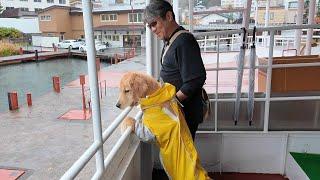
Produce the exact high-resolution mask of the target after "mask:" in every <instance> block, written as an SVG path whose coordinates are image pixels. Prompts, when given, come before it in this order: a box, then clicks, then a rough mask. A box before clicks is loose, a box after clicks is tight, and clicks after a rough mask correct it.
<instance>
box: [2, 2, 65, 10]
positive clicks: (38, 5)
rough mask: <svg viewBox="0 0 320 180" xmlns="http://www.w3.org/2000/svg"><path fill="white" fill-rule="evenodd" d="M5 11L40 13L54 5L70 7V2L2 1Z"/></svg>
mask: <svg viewBox="0 0 320 180" xmlns="http://www.w3.org/2000/svg"><path fill="white" fill-rule="evenodd" d="M0 2H1V5H2V6H3V7H4V9H14V8H20V9H21V10H23V11H39V10H41V9H44V8H47V7H49V6H53V5H60V6H69V0H0Z"/></svg>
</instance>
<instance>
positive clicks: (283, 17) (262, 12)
mask: <svg viewBox="0 0 320 180" xmlns="http://www.w3.org/2000/svg"><path fill="white" fill-rule="evenodd" d="M265 16H266V9H265V8H264V7H261V8H258V24H260V25H261V24H264V23H265ZM286 22H287V10H286V9H285V8H284V7H270V10H269V25H277V24H285V23H286Z"/></svg>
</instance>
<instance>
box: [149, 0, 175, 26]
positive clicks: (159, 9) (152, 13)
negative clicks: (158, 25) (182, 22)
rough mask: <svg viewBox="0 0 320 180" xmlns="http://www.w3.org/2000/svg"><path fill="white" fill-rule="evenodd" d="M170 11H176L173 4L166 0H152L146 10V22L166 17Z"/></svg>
mask: <svg viewBox="0 0 320 180" xmlns="http://www.w3.org/2000/svg"><path fill="white" fill-rule="evenodd" d="M168 11H171V12H172V15H173V19H174V13H173V9H172V6H171V4H170V3H169V2H168V1H166V0H151V1H150V3H149V4H148V6H147V7H146V9H145V11H144V23H150V22H151V21H153V20H154V19H155V18H157V17H161V18H163V19H164V18H165V16H166V14H167V12H168Z"/></svg>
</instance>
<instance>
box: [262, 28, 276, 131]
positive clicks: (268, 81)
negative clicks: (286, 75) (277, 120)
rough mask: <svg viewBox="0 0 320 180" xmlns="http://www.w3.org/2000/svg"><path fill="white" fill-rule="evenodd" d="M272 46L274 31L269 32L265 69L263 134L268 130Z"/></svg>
mask: <svg viewBox="0 0 320 180" xmlns="http://www.w3.org/2000/svg"><path fill="white" fill-rule="evenodd" d="M273 45H274V31H270V45H269V59H268V60H269V61H268V68H267V85H266V87H267V89H266V101H265V104H264V120H263V122H264V125H263V132H268V129H269V110H270V95H271V77H272V62H273Z"/></svg>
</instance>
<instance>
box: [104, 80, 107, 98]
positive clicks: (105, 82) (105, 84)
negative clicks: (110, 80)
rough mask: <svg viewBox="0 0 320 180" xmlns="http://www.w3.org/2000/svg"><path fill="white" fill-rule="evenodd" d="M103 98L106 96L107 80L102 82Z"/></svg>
mask: <svg viewBox="0 0 320 180" xmlns="http://www.w3.org/2000/svg"><path fill="white" fill-rule="evenodd" d="M104 96H107V80H104Z"/></svg>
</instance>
